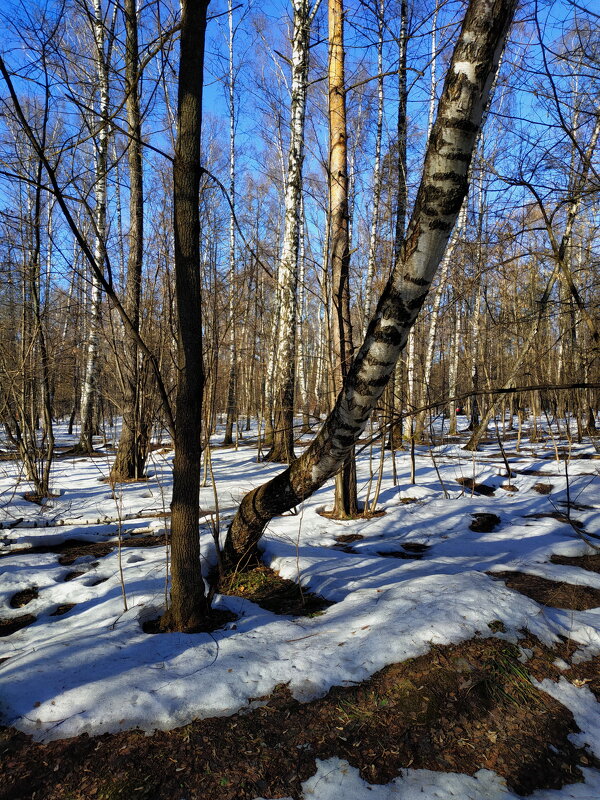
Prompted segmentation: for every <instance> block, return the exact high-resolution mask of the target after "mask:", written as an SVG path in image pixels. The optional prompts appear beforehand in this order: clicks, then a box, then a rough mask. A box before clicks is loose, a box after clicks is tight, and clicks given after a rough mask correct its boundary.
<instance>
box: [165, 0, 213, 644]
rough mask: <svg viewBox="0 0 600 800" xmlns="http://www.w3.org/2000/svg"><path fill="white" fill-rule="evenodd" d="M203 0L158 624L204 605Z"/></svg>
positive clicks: (184, 118) (190, 88)
mask: <svg viewBox="0 0 600 800" xmlns="http://www.w3.org/2000/svg"><path fill="white" fill-rule="evenodd" d="M207 9H208V0H183V2H182V13H181V38H180V56H179V83H178V94H177V122H178V130H177V140H176V144H175V160H174V164H173V201H174V229H175V282H176V293H177V340H178V362H179V363H178V367H179V371H178V374H177V407H176V417H175V457H174V461H173V499H172V502H171V606H170V608H169V610H168V611H167V612H166V614H165V615H164V616H163V618H162V626H163V627H164V628H167V629H174V630H178V631H192V630H197V629H198V628H199V627H201V626H202V625H203V624H204V623H205V621H206V618H207V615H208V612H209V606H208V600H207V597H206V596H205V593H204V583H203V579H202V572H201V567H200V537H199V531H198V518H199V512H200V506H199V499H198V494H199V490H200V462H201V452H202V451H201V438H200V437H201V427H202V396H203V391H204V363H203V355H202V315H201V307H202V306H201V279H200V214H199V202H200V175H201V167H200V134H201V130H202V83H203V76H204V37H205V33H206V12H207Z"/></svg>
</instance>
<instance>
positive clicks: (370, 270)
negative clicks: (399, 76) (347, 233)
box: [363, 0, 385, 336]
mask: <svg viewBox="0 0 600 800" xmlns="http://www.w3.org/2000/svg"><path fill="white" fill-rule="evenodd" d="M384 6H385V3H384V0H380V2H379V4H378V5H377V7H376V8H377V10H376V16H377V74H378V76H379V77H378V78H377V125H376V128H375V165H374V167H373V205H372V214H373V216H372V217H371V232H370V236H369V257H368V261H367V278H366V283H365V316H364V323H363V336H364V335H365V334H366V332H367V327H368V325H369V322H370V321H371V302H372V299H373V278H374V275H375V255H376V252H377V229H378V222H379V204H380V202H381V138H382V134H383V105H384V91H383V90H384V86H383V14H384Z"/></svg>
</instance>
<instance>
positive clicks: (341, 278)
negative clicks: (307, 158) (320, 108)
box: [328, 0, 358, 519]
mask: <svg viewBox="0 0 600 800" xmlns="http://www.w3.org/2000/svg"><path fill="white" fill-rule="evenodd" d="M344 58H345V54H344V3H343V0H329V71H328V73H329V231H330V233H329V245H330V259H331V299H332V302H333V326H332V327H333V330H332V342H333V360H334V364H333V366H334V370H333V376H334V388H335V393H336V394H337V393H338V392H340V391H341V390H342V387H343V385H344V381H345V379H346V376H347V375H348V371H349V369H350V364H351V362H352V358H353V355H354V348H353V346H352V324H351V320H350V212H349V201H348V133H347V128H346V86H345V75H344ZM357 511H358V502H357V499H356V465H355V463H354V448H351V449H350V451H349V453H348V456H347V458H346V460H345V462H344V464H343V466H342V468H341V469H340V471H339V472H338V473H337V475H336V482H335V500H334V506H333V511H332V514H333V516H334V517H336V518H341V519H344V518H347V517H353V516H355V515H356V513H357Z"/></svg>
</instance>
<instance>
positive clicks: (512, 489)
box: [500, 483, 519, 492]
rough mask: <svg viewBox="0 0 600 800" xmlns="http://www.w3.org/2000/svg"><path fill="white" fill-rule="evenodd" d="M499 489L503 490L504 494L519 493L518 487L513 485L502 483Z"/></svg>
mask: <svg viewBox="0 0 600 800" xmlns="http://www.w3.org/2000/svg"><path fill="white" fill-rule="evenodd" d="M500 488H501V489H504V491H505V492H518V491H519V487H518V486H515V485H514V483H503V484H502V486H501V487H500Z"/></svg>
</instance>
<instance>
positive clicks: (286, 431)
mask: <svg viewBox="0 0 600 800" xmlns="http://www.w3.org/2000/svg"><path fill="white" fill-rule="evenodd" d="M293 7H294V21H293V30H292V92H291V94H292V96H291V130H290V149H289V154H288V168H287V176H286V183H285V222H284V230H283V249H282V253H281V261H280V264H279V270H278V273H277V309H278V311H277V313H278V317H279V324H278V327H277V341H276V344H275V374H274V391H273V401H274V402H273V441H272V444H271V449H270V451H269V453H268V454H267V456H266V460H267V461H282V462H284V463H286V464H291V463H292V461H293V460H294V386H295V382H296V321H297V304H298V299H297V293H298V252H299V244H300V226H301V221H302V214H301V198H302V164H303V161H304V118H305V113H306V93H307V80H308V53H309V34H310V14H309V3H308V0H293Z"/></svg>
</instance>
